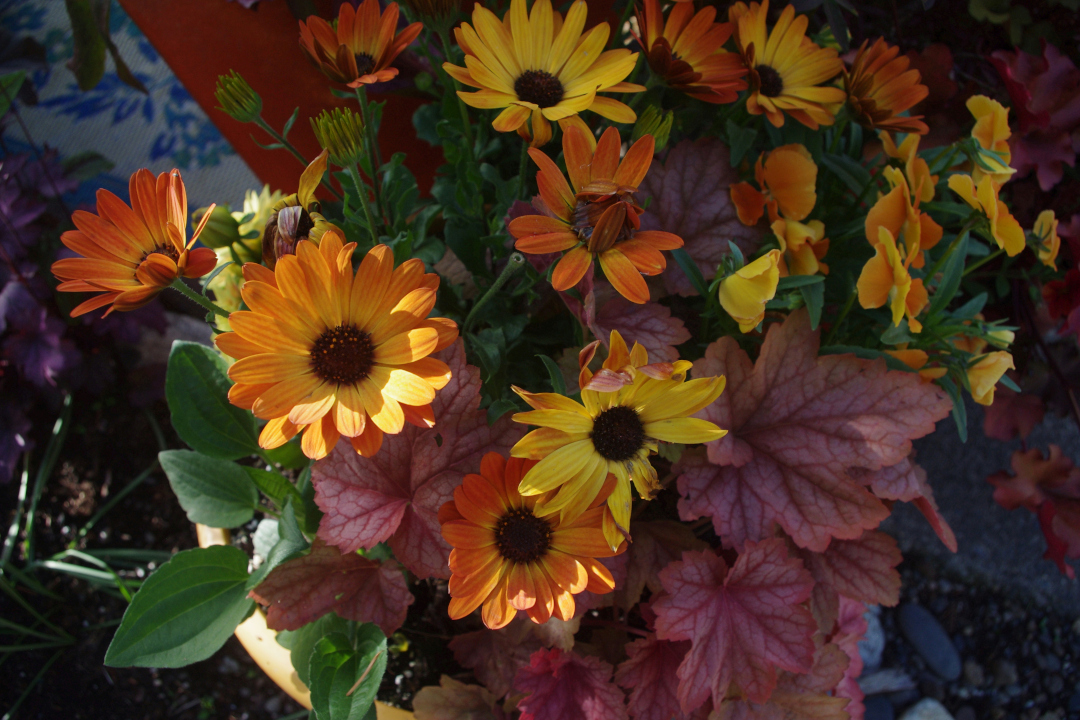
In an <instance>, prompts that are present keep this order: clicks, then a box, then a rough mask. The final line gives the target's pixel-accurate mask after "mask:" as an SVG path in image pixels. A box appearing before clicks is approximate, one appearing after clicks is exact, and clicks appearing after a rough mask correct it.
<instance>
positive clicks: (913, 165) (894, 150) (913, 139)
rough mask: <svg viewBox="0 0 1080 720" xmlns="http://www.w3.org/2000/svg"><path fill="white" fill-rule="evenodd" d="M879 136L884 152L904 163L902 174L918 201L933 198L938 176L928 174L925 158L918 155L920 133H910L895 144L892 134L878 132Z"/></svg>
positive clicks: (927, 200) (928, 200) (928, 167)
mask: <svg viewBox="0 0 1080 720" xmlns="http://www.w3.org/2000/svg"><path fill="white" fill-rule="evenodd" d="M878 137H879V138H881V145H882V148H883V149H884V150H885V154H886V155H888V156H889V157H891V158H893V159H894V160H899V161H900V162H902V163H904V175H905V176H906V177H907V181H908V187H909V188H910V190H911V194H912V195H913V196H914V197H916V198H917V199H918V200H919V202H924V203H925V202H930V201H931V200H933V199H934V187H935V186H936V185H937V181H938V176H937V175H931V174H930V166H929V165H927V163H926V160H924V159H923V158H921V157H919V140H921V139H922V136H921V135H915V134H911V135H908V136H907V137H906V138H904V141H903V142H902V143H900V144H899V145H897V144H896V143H895V142H894V141H893V138H892V135H891V134H889V133H888V132H887V131H882V132H880V133H878Z"/></svg>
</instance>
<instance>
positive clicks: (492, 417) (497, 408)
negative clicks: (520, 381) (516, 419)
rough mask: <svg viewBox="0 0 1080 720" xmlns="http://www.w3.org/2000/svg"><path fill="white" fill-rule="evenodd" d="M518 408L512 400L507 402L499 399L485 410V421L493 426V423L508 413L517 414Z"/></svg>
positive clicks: (504, 399)
mask: <svg viewBox="0 0 1080 720" xmlns="http://www.w3.org/2000/svg"><path fill="white" fill-rule="evenodd" d="M517 410H518V406H517V404H516V403H515V402H514V401H513V400H507V399H506V398H500V399H499V400H496V401H495V402H493V403H491V405H489V406H488V409H487V421H488V425H494V424H495V421H496V420H498V419H499V418H501V417H502V416H503V415H505V414H506V413H508V412H517Z"/></svg>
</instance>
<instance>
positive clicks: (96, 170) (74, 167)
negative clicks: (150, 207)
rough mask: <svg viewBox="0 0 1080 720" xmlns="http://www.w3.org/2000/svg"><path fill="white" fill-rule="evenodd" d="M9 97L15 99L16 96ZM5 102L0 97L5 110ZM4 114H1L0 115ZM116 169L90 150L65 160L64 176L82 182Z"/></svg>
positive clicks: (113, 164)
mask: <svg viewBox="0 0 1080 720" xmlns="http://www.w3.org/2000/svg"><path fill="white" fill-rule="evenodd" d="M3 82H4V78H0V83H3ZM9 96H10V97H14V94H10V95H9ZM3 102H4V98H2V97H0V108H3V104H2V103H3ZM4 112H6V110H5V111H4ZM2 114H3V113H0V115H2ZM114 167H116V163H114V162H113V161H111V160H109V159H108V158H107V157H105V156H104V155H102V154H101V153H99V152H94V151H93V150H88V151H87V152H81V153H78V154H77V155H72V156H71V157H68V158H65V159H64V176H65V177H69V178H74V179H76V180H78V181H80V182H82V181H84V180H89V179H90V178H92V177H94V176H96V175H100V174H101V173H107V172H109V171H110V170H112V169H113V168H114Z"/></svg>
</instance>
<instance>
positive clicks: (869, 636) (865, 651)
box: [859, 609, 885, 673]
mask: <svg viewBox="0 0 1080 720" xmlns="http://www.w3.org/2000/svg"><path fill="white" fill-rule="evenodd" d="M863 619H864V620H866V635H864V636H863V639H862V640H860V641H859V655H860V656H861V657H862V661H863V672H864V673H869V672H874V671H875V670H877V669H878V668H879V667H881V656H882V655H883V654H884V653H885V630H884V629H883V628H882V627H881V613H880V610H879V612H876V613H875V612H874V611H873V609H867V611H866V613H865V614H864V615H863Z"/></svg>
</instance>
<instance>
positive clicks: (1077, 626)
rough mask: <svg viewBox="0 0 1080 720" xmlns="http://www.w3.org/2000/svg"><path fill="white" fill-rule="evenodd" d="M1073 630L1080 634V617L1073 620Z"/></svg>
mask: <svg viewBox="0 0 1080 720" xmlns="http://www.w3.org/2000/svg"><path fill="white" fill-rule="evenodd" d="M1072 631H1073V633H1075V634H1076V635H1080V618H1076V620H1074V621H1073V624H1072Z"/></svg>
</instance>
